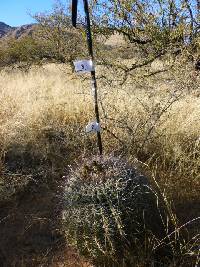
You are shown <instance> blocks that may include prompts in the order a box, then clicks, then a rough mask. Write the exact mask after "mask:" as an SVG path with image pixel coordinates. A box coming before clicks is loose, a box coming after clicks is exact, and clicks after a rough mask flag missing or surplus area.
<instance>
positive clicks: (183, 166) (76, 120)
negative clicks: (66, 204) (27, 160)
mask: <svg viewBox="0 0 200 267" xmlns="http://www.w3.org/2000/svg"><path fill="white" fill-rule="evenodd" d="M97 73H98V77H100V76H101V75H102V74H103V75H105V76H106V77H107V78H108V79H110V80H112V84H111V85H109V83H108V81H107V80H105V79H98V85H99V99H100V113H101V122H102V128H103V131H102V140H103V146H104V153H105V154H106V155H111V156H112V155H114V156H115V155H121V156H122V157H124V158H125V159H127V160H128V161H132V162H134V164H137V165H138V166H139V167H141V168H142V169H143V171H144V172H146V173H147V174H148V175H150V176H152V177H153V178H155V179H156V182H157V183H158V185H159V187H160V189H161V190H162V192H164V194H165V195H167V197H172V198H173V200H174V203H175V206H176V209H177V213H178V215H179V217H181V219H182V223H185V222H187V221H188V220H190V219H192V218H194V217H198V216H199V209H198V203H199V178H200V169H199V168H200V123H199V118H200V98H199V97H198V94H197V90H199V87H198V83H194V86H195V90H192V88H190V90H188V87H187V85H188V79H189V77H190V75H189V74H187V75H186V77H185V78H182V79H181V77H177V79H175V80H173V82H169V81H168V76H169V77H171V76H172V77H174V76H176V73H174V74H169V75H167V76H165V75H158V76H156V77H155V78H154V77H152V78H151V79H148V81H146V80H145V81H143V79H141V77H140V75H139V74H138V73H136V76H135V77H134V79H133V78H129V80H128V81H127V83H126V84H123V85H121V86H120V85H119V83H118V82H117V79H118V78H119V75H120V73H115V72H112V71H109V74H108V72H107V70H106V69H104V68H102V67H99V66H97ZM170 75H171V76H170ZM183 77H184V75H183ZM86 78H88V79H83V77H77V76H76V75H74V74H72V73H71V70H70V69H69V68H68V67H66V66H60V65H54V64H49V65H46V66H43V67H38V68H32V69H31V70H30V71H29V72H27V73H23V72H21V71H18V70H12V71H11V70H10V71H1V73H0V79H1V87H0V101H1V106H0V144H1V156H2V162H1V166H0V167H1V169H2V170H4V169H5V168H6V166H5V165H4V161H3V158H4V156H5V154H6V153H7V151H10V150H11V151H12V152H13V153H15V152H16V151H15V149H16V148H15V146H13V145H16V144H17V145H18V149H19V148H20V147H21V148H22V149H24V148H26V149H27V148H28V149H29V150H33V151H34V153H35V151H36V152H37V153H36V154H40V155H43V157H44V158H45V159H49V160H50V161H51V162H52V171H57V170H58V169H59V170H58V171H59V172H60V173H61V174H62V175H63V174H65V168H66V166H67V165H68V164H72V165H73V164H74V162H75V161H78V160H79V159H81V158H83V157H87V156H90V155H91V154H94V155H96V154H97V151H98V150H97V147H96V138H95V135H87V134H86V133H85V126H86V124H87V123H88V122H90V121H91V120H93V119H94V110H93V99H92V95H91V92H90V79H89V76H88V77H87V76H86ZM197 79H198V77H197ZM190 80H191V81H192V78H191V77H190ZM52 134H53V136H54V138H53V139H52V138H51V137H52ZM52 140H53V141H52ZM63 150H64V152H63ZM29 152H30V153H31V151H29ZM33 158H34V157H33ZM53 166H56V167H55V170H53ZM47 167H48V166H47ZM48 168H49V167H48ZM33 171H35V170H33ZM195 231H196V230H195ZM56 266H59V264H58V265H56Z"/></svg>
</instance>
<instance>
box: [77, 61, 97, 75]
mask: <svg viewBox="0 0 200 267" xmlns="http://www.w3.org/2000/svg"><path fill="white" fill-rule="evenodd" d="M74 67H75V71H76V72H78V73H84V72H91V71H94V64H93V62H92V60H91V59H90V60H78V61H74Z"/></svg>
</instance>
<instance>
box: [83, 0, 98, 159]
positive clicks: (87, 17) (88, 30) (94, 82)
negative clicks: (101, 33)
mask: <svg viewBox="0 0 200 267" xmlns="http://www.w3.org/2000/svg"><path fill="white" fill-rule="evenodd" d="M83 3H84V10H85V20H86V35H87V43H88V51H89V55H90V57H91V59H92V61H94V54H93V42H92V33H91V24H90V13H89V6H88V0H83ZM91 79H92V86H93V90H94V102H95V115H96V121H97V123H100V117H99V107H98V94H97V80H96V74H95V70H93V71H91ZM97 144H98V148H99V153H100V155H102V153H103V146H102V140H101V133H100V132H97Z"/></svg>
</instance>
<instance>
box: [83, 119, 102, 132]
mask: <svg viewBox="0 0 200 267" xmlns="http://www.w3.org/2000/svg"><path fill="white" fill-rule="evenodd" d="M85 130H86V133H91V132H95V133H96V132H100V131H101V127H100V124H99V123H97V122H96V121H94V122H91V123H89V124H88V125H87V126H86V129H85Z"/></svg>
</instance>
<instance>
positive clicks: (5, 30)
mask: <svg viewBox="0 0 200 267" xmlns="http://www.w3.org/2000/svg"><path fill="white" fill-rule="evenodd" d="M35 25H36V24H34V23H32V24H25V25H21V26H19V27H12V26H10V25H8V24H6V23H4V22H2V21H0V39H2V38H7V37H8V38H9V37H12V38H15V39H19V38H21V37H23V36H27V35H32V33H33V31H34V27H35Z"/></svg>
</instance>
